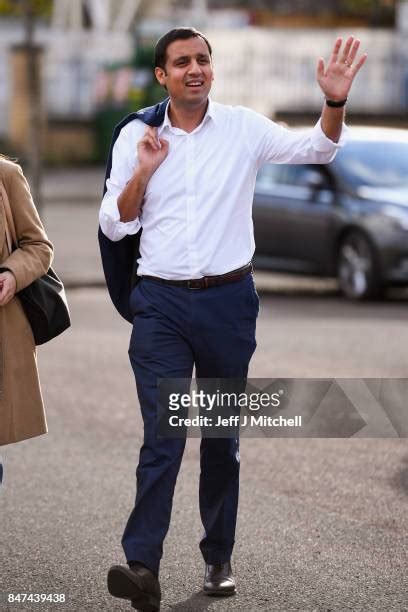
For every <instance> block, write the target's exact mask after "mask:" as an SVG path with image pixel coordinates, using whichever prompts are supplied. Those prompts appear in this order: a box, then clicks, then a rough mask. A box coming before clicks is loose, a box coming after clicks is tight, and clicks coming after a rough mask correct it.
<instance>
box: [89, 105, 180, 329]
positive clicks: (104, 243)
mask: <svg viewBox="0 0 408 612" xmlns="http://www.w3.org/2000/svg"><path fill="white" fill-rule="evenodd" d="M167 102H168V98H167V99H166V100H163V101H162V102H159V104H156V105H155V106H150V107H148V108H144V109H142V110H140V111H138V112H136V113H131V114H130V115H128V116H127V117H125V118H124V119H123V120H122V121H121V122H120V123H119V124H118V125H117V126H116V127H115V129H114V131H113V136H112V143H111V146H110V149H109V157H108V162H107V166H106V173H105V182H104V189H103V195H105V193H106V181H107V180H108V178H109V177H110V173H111V169H112V151H113V146H114V144H115V142H116V139H117V138H118V136H119V134H120V131H121V130H122V128H124V127H125V125H127V124H128V123H129V122H130V121H133V120H134V119H140V120H141V121H143V122H144V123H146V124H147V125H151V126H153V127H159V126H160V125H161V124H162V123H163V121H164V116H165V113H166V106H167ZM136 144H137V143H135V147H136ZM141 233H142V230H141V229H140V230H139V231H138V232H137V234H134V235H128V236H125V237H124V238H122V240H118V241H117V242H113V241H112V240H109V238H107V236H105V234H104V233H103V232H102V230H101V228H100V227H99V231H98V239H99V248H100V251H101V257H102V265H103V271H104V274H105V280H106V285H107V287H108V291H109V295H110V298H111V300H112V302H113V304H114V306H115V308H116V310H117V311H118V312H119V314H120V315H122V317H123V318H124V319H126V321H129V323H133V317H132V315H131V312H130V308H129V297H130V293H131V291H132V289H133V287H134V286H135V285H136V283H137V281H138V277H137V259H138V258H139V244H140V236H141Z"/></svg>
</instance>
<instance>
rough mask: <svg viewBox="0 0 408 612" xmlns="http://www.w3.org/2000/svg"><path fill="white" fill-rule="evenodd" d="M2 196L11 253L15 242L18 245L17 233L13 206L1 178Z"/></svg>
mask: <svg viewBox="0 0 408 612" xmlns="http://www.w3.org/2000/svg"><path fill="white" fill-rule="evenodd" d="M0 196H1V200H2V202H3V208H4V214H5V220H6V224H5V225H6V241H7V247H8V250H9V253H10V254H11V253H12V251H13V244H14V245H15V247H16V248H17V247H18V242H17V233H16V227H15V225H14V219H13V215H12V212H11V207H10V202H9V199H8V195H7V191H6V188H5V187H4V183H3V181H2V180H0Z"/></svg>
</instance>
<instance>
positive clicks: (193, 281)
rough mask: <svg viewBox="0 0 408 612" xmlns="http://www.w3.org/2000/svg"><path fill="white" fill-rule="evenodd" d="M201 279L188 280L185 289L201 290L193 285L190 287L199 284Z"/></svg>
mask: <svg viewBox="0 0 408 612" xmlns="http://www.w3.org/2000/svg"><path fill="white" fill-rule="evenodd" d="M200 281H201V278H196V279H192V280H188V281H187V289H193V290H194V289H201V288H202V287H194V285H192V283H197V282H200Z"/></svg>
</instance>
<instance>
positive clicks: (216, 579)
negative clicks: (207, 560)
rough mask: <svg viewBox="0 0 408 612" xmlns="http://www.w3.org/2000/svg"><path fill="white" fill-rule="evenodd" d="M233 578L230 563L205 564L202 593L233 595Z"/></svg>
mask: <svg viewBox="0 0 408 612" xmlns="http://www.w3.org/2000/svg"><path fill="white" fill-rule="evenodd" d="M235 592H236V590H235V580H234V576H233V575H232V569H231V563H230V562H229V561H228V562H227V563H220V564H219V565H208V564H207V565H206V566H205V578H204V593H207V595H235Z"/></svg>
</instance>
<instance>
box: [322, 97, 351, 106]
mask: <svg viewBox="0 0 408 612" xmlns="http://www.w3.org/2000/svg"><path fill="white" fill-rule="evenodd" d="M346 102H347V98H345V99H344V100H329V99H328V98H326V104H327V106H330V107H332V108H341V107H342V106H344V105H345V103H346Z"/></svg>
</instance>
